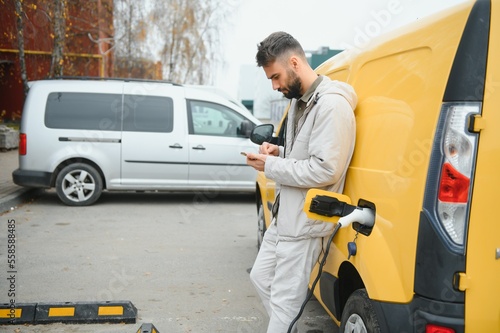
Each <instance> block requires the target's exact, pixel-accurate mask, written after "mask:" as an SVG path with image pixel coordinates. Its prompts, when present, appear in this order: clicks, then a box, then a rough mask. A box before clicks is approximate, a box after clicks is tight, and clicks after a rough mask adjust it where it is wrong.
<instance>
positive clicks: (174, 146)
mask: <svg viewBox="0 0 500 333" xmlns="http://www.w3.org/2000/svg"><path fill="white" fill-rule="evenodd" d="M168 147H169V148H174V149H182V146H181V145H180V144H178V143H176V144H173V145H170V146H168Z"/></svg>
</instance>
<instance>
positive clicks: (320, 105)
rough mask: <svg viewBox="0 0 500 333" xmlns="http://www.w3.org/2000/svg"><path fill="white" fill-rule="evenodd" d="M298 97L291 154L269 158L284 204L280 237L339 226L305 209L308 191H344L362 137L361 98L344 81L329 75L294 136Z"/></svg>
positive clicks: (289, 137)
mask: <svg viewBox="0 0 500 333" xmlns="http://www.w3.org/2000/svg"><path fill="white" fill-rule="evenodd" d="M296 102H297V101H296V100H295V99H294V100H292V103H291V106H290V109H289V110H290V113H289V115H288V125H287V131H286V145H285V147H286V152H285V149H283V147H280V156H279V157H278V156H268V158H267V159H266V163H265V169H264V172H265V174H266V177H268V178H269V179H272V180H274V181H275V182H276V183H277V188H276V189H277V192H279V193H280V199H279V200H280V205H279V211H278V218H277V227H278V237H279V240H283V241H293V240H298V239H306V238H312V237H325V236H327V235H329V234H331V232H332V231H333V224H331V223H325V222H322V221H317V220H310V219H308V218H307V216H306V214H305V213H304V212H303V210H302V209H303V206H304V200H305V197H306V194H307V191H308V190H309V189H311V188H318V189H323V190H327V191H333V192H338V193H342V191H343V189H344V182H345V175H346V172H347V168H348V166H349V163H350V160H351V157H352V153H353V150H354V143H355V140H356V123H355V118H354V109H355V107H356V103H357V96H356V94H355V92H354V89H353V88H352V87H351V86H350V85H348V84H346V83H343V82H340V81H332V80H330V79H329V78H328V77H323V80H322V82H321V83H320V84H319V86H318V87H317V88H316V90H315V92H314V94H313V96H312V97H311V99H310V100H309V102H308V104H307V106H306V109H305V112H304V115H303V116H302V117H301V118H300V119H299V122H298V127H297V129H298V130H297V136H296V137H294V135H293V129H292V128H293V125H292V119H294V112H295V109H296V108H295V103H296Z"/></svg>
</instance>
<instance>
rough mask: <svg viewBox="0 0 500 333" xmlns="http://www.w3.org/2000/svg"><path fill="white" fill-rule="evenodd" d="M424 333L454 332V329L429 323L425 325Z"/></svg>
mask: <svg viewBox="0 0 500 333" xmlns="http://www.w3.org/2000/svg"><path fill="white" fill-rule="evenodd" d="M425 333H455V330H454V329H452V328H448V327H443V326H438V325H431V324H429V325H427V326H425Z"/></svg>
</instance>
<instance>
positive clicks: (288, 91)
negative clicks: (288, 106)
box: [263, 61, 302, 99]
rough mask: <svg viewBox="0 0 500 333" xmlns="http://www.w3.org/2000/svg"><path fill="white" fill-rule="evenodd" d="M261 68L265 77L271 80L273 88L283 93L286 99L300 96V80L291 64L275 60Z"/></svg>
mask: <svg viewBox="0 0 500 333" xmlns="http://www.w3.org/2000/svg"><path fill="white" fill-rule="evenodd" d="M263 68H264V72H265V73H266V76H267V78H268V79H270V80H271V82H272V85H273V89H274V90H278V91H279V92H281V93H283V95H284V96H285V97H286V98H288V99H292V98H300V97H301V96H302V92H301V91H302V81H301V80H300V78H299V76H298V75H297V74H296V73H295V71H294V70H293V69H292V68H291V66H288V65H284V64H283V63H282V62H280V61H275V62H273V63H271V64H270V65H267V66H264V67H263Z"/></svg>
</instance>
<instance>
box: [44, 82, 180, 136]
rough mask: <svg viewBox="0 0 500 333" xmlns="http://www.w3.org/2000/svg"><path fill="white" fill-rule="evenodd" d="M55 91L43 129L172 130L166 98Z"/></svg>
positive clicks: (47, 108)
mask: <svg viewBox="0 0 500 333" xmlns="http://www.w3.org/2000/svg"><path fill="white" fill-rule="evenodd" d="M122 97H123V96H122V95H120V94H96V93H73V92H55V93H51V94H49V97H48V99H47V106H46V110H45V126H47V127H49V128H61V129H86V130H101V131H120V130H121V129H122V127H121V126H122V122H121V119H122V112H123V130H124V131H132V132H162V133H168V132H172V130H173V122H174V121H173V118H174V116H173V114H174V111H173V100H172V99H171V98H169V97H159V96H143V95H125V98H124V104H123V102H122Z"/></svg>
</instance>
